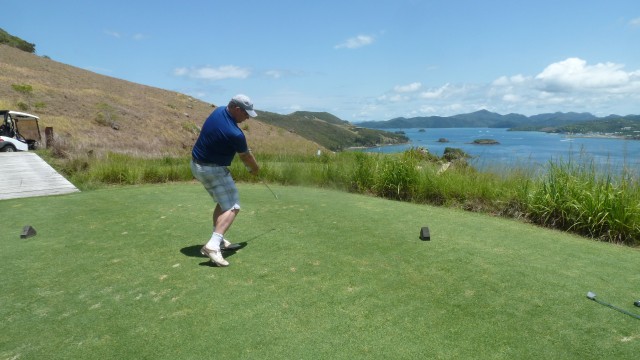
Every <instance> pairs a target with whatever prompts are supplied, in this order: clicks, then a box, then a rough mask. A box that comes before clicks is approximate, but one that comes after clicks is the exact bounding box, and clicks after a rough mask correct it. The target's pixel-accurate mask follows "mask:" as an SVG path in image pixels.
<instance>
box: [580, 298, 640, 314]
mask: <svg viewBox="0 0 640 360" xmlns="http://www.w3.org/2000/svg"><path fill="white" fill-rule="evenodd" d="M587 298H588V299H589V300H593V301H595V302H597V303H598V304H600V305H604V306H608V307H610V308H612V309H614V310H617V311H620V312H621V313H623V314H627V315H629V316H631V317H634V318H636V319H640V315H638V314H634V313H630V312H628V311H627V310H624V309H620V308H619V307H616V306H613V305H611V304H609V303H606V302H604V301H600V300H598V299H596V294H595V293H592V292H591V291H589V292H588V293H587Z"/></svg>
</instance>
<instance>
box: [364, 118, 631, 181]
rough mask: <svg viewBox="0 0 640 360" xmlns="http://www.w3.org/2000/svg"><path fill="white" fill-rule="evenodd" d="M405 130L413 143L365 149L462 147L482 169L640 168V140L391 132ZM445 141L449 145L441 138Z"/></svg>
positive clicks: (505, 133)
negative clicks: (562, 164)
mask: <svg viewBox="0 0 640 360" xmlns="http://www.w3.org/2000/svg"><path fill="white" fill-rule="evenodd" d="M389 131H392V132H393V131H404V133H405V134H406V135H407V136H408V137H409V139H410V140H411V142H410V143H409V144H405V145H394V146H384V147H378V148H371V149H366V150H363V151H367V152H383V153H393V152H402V151H405V150H407V149H409V148H411V147H424V148H426V149H428V150H429V152H431V153H433V154H436V155H438V156H442V154H443V153H444V149H445V148H446V147H453V148H459V149H462V150H464V151H465V152H466V153H467V154H470V155H472V156H473V160H472V164H473V165H474V166H476V167H477V168H480V169H494V170H495V169H498V170H499V169H506V168H512V167H520V168H544V167H546V166H547V164H548V163H549V161H557V160H562V161H568V160H571V161H574V160H575V161H580V162H581V163H584V162H585V161H588V163H590V162H591V161H593V163H594V164H596V165H597V166H598V167H599V168H600V169H605V170H606V169H612V170H615V171H614V172H618V171H620V170H621V169H623V168H626V169H627V170H631V171H633V172H636V173H637V169H640V141H639V140H621V139H611V138H586V137H571V136H566V135H560V134H547V133H543V132H534V131H507V129H489V128H453V129H424V131H423V132H421V131H420V129H390V130H389ZM440 138H445V139H447V140H449V142H447V143H440V142H438V139H440ZM476 139H494V140H496V141H498V142H499V143H500V144H497V145H475V144H472V142H473V141H474V140H476Z"/></svg>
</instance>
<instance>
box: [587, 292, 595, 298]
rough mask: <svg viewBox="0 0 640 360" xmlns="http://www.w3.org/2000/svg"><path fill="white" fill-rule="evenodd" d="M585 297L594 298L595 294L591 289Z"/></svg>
mask: <svg viewBox="0 0 640 360" xmlns="http://www.w3.org/2000/svg"><path fill="white" fill-rule="evenodd" d="M587 298H588V299H590V300H594V299H595V298H596V294H594V293H592V292H591V291H589V292H588V293H587Z"/></svg>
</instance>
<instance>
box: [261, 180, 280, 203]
mask: <svg viewBox="0 0 640 360" xmlns="http://www.w3.org/2000/svg"><path fill="white" fill-rule="evenodd" d="M260 181H261V182H262V183H263V184H264V186H266V187H267V189H269V191H271V193H272V194H273V197H275V198H276V200H278V195H276V193H274V192H273V190H271V188H270V187H269V185H267V183H266V182H265V181H264V180H262V179H260Z"/></svg>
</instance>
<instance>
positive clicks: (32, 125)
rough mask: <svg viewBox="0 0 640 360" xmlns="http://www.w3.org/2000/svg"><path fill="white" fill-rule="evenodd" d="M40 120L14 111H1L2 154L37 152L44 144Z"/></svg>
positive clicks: (0, 134) (0, 150)
mask: <svg viewBox="0 0 640 360" xmlns="http://www.w3.org/2000/svg"><path fill="white" fill-rule="evenodd" d="M39 119H40V118H39V117H37V116H35V115H31V114H27V113H23V112H19V111H12V110H0V152H14V151H27V150H35V149H36V148H37V147H38V146H39V145H40V143H41V142H42V137H41V136H40V126H39V125H38V120H39Z"/></svg>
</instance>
